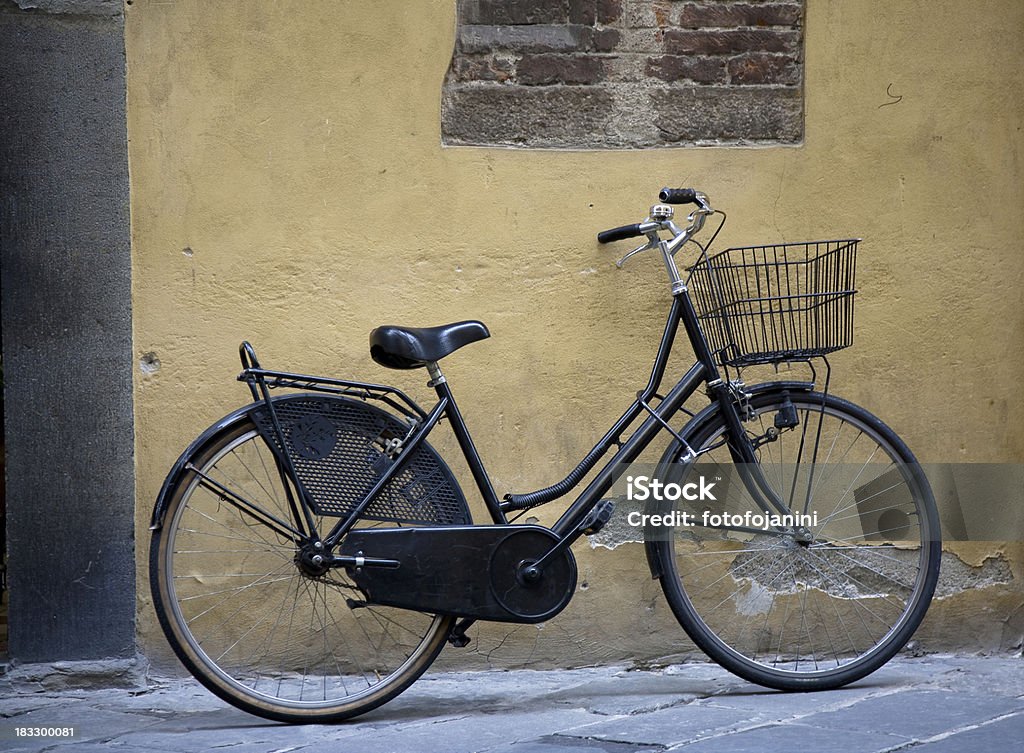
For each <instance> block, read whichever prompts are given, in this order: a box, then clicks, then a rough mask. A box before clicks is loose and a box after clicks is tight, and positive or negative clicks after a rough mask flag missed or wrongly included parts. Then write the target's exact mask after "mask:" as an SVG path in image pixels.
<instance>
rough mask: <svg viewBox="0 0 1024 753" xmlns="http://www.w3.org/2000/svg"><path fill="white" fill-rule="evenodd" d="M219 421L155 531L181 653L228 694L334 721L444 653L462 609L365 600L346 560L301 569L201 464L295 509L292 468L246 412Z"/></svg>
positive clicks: (228, 483) (168, 614) (280, 711)
mask: <svg viewBox="0 0 1024 753" xmlns="http://www.w3.org/2000/svg"><path fill="white" fill-rule="evenodd" d="M275 399H277V398H275ZM367 408H369V406H367ZM372 410H375V411H378V410H379V409H376V408H372ZM379 412H381V413H383V411H379ZM221 425H222V428H221V429H220V430H219V431H215V432H213V433H212V434H211V435H210V437H209V438H208V439H207V440H205V441H202V442H198V443H196V444H195V445H193V447H192V448H190V450H189V451H187V452H186V456H184V457H183V458H182V461H179V463H178V465H177V466H176V469H177V470H176V471H175V472H172V473H173V477H172V478H169V479H168V482H167V484H166V487H165V488H166V494H167V502H166V506H165V508H164V510H163V513H162V524H161V525H157V526H155V527H154V531H153V534H152V541H151V547H150V586H151V590H152V594H153V602H154V607H155V609H156V613H157V616H158V618H159V623H160V626H161V628H162V629H163V632H164V634H165V636H166V637H167V640H168V641H169V643H170V645H171V647H172V648H173V650H174V652H175V654H176V655H177V656H178V658H179V659H180V660H181V662H182V663H183V664H184V665H185V667H186V668H187V669H188V670H189V672H190V673H191V674H192V675H193V676H194V677H195V678H196V679H197V680H199V682H201V683H202V684H203V685H204V686H205V687H206V688H208V689H209V690H210V691H211V692H213V693H214V694H216V695H217V696H219V697H220V698H222V699H223V700H225V701H227V702H228V703H230V704H232V705H234V706H236V707H238V708H240V709H242V710H244V711H247V712H249V713H252V714H256V715H258V716H261V717H265V718H268V719H273V720H276V721H284V722H290V723H327V722H336V721H340V720H343V719H348V718H351V717H354V716H357V715H359V714H363V713H365V712H367V711H369V710H371V709H373V708H376V707H377V706H380V705H381V704H383V703H385V702H387V701H389V700H391V699H392V698H394V697H395V696H397V695H398V694H399V693H401V692H402V691H404V690H405V689H407V688H408V687H409V686H410V685H411V684H412V683H413V682H414V681H415V680H416V679H417V678H419V677H420V675H422V674H423V672H424V671H425V670H426V669H427V668H428V667H429V666H430V664H431V663H432V662H433V660H434V659H435V658H436V657H437V655H438V653H439V652H440V651H441V649H442V648H443V646H444V643H445V640H446V639H447V637H448V634H449V633H450V631H451V628H452V625H453V624H454V618H452V617H447V616H436V615H428V614H423V613H420V612H411V611H408V610H401V609H394V608H389V607H379V606H375V605H369V604H365V603H361V602H360V600H359V592H358V590H357V589H356V588H355V586H354V584H353V583H352V582H351V581H350V580H349V578H348V577H347V574H346V572H345V570H344V569H338V568H334V569H331V570H329V571H327V572H326V573H323V574H321V575H319V576H318V577H312V576H310V575H309V574H307V573H305V572H303V570H302V569H301V568H300V567H299V566H298V563H297V560H296V552H297V546H298V545H297V543H296V542H295V541H289V540H287V538H286V537H285V536H283V535H282V534H281V533H280V532H279V531H275V530H273V529H272V528H270V527H269V526H267V525H266V524H264V523H260V522H257V520H256V519H255V516H253V515H250V514H248V513H242V512H241V511H240V510H239V509H237V507H236V506H234V505H231V504H228V502H226V501H225V493H224V492H223V490H217V489H216V488H215V487H211V486H210V485H209V484H204V483H202V481H203V479H202V477H201V476H200V475H199V473H197V472H196V470H193V469H197V470H198V471H199V472H201V473H202V474H203V475H204V476H205V477H208V478H212V479H215V480H217V481H218V482H219V483H221V484H223V485H224V487H225V488H230V489H231V491H233V492H235V493H238V494H239V495H241V496H244V497H245V498H247V499H249V500H250V501H252V502H253V503H254V504H255V505H256V506H258V507H260V508H261V509H262V510H263V511H264V513H269V514H273V515H276V516H277V517H278V518H279V519H285V518H287V515H288V513H287V501H286V500H287V494H286V490H285V488H284V482H283V481H282V478H283V476H282V475H281V473H280V472H279V470H278V468H277V465H276V463H275V460H274V457H275V456H274V453H273V451H272V449H271V448H270V447H269V446H268V444H267V443H266V442H265V440H264V439H263V438H262V437H261V434H260V431H259V428H258V427H257V425H256V423H254V421H253V419H252V417H251V415H249V414H248V413H244V412H242V413H240V414H238V415H237V416H236V417H235V418H234V419H233V420H230V421H222V422H221ZM424 450H428V451H429V452H430V453H433V450H432V449H430V448H429V446H427V445H426V443H423V444H422V445H421V446H420V450H418V451H424ZM435 455H436V453H435ZM436 461H437V462H438V463H440V464H441V465H443V461H441V460H440V458H439V457H437V458H436ZM444 471H445V472H446V473H450V471H448V469H447V466H444ZM289 486H291V484H289ZM292 491H293V492H294V487H292ZM459 495H460V496H461V492H459ZM465 514H466V516H467V521H468V515H469V511H468V508H467V509H466V510H465ZM315 520H316V523H317V526H318V529H319V530H321V531H322V530H323V523H324V518H323V517H322V516H316V518H315ZM394 524H395V521H393V520H392V521H390V522H389V523H381V522H380V521H374V520H367V521H363V522H361V523H360V524H359V525H360V526H362V525H370V526H373V525H394Z"/></svg>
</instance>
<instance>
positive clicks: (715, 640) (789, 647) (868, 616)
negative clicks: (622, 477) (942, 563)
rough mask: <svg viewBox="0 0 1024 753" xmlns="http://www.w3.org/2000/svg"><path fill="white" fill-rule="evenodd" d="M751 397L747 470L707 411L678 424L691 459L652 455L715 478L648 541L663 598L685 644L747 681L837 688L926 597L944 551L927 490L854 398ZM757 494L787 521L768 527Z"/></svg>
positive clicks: (905, 455)
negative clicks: (776, 503) (704, 494)
mask: <svg viewBox="0 0 1024 753" xmlns="http://www.w3.org/2000/svg"><path fill="white" fill-rule="evenodd" d="M748 408H750V409H751V410H749V411H747V412H746V416H745V417H744V418H743V420H742V424H743V429H744V431H745V433H746V434H747V437H748V438H749V439H750V440H751V441H752V443H753V444H754V446H755V448H756V450H755V452H756V455H757V458H758V466H757V467H756V468H744V467H742V466H736V465H735V464H734V462H733V458H732V455H731V453H730V451H729V448H728V444H727V442H726V438H727V436H728V433H727V430H726V427H725V424H724V421H723V420H722V418H721V416H720V415H717V414H716V415H713V416H712V418H711V419H710V420H708V421H706V422H705V424H704V425H703V426H699V427H697V429H696V430H695V432H694V434H693V436H692V437H691V440H692V441H691V442H690V443H691V445H692V446H693V447H694V448H695V449H698V450H699V451H700V452H701V453H702V454H701V456H700V458H699V460H698V461H697V462H696V463H695V464H692V465H688V466H687V465H684V464H682V463H679V462H678V460H679V458H678V457H676V458H674V460H676V461H677V462H676V463H675V464H674V466H673V465H671V464H670V465H663V466H662V469H661V470H662V473H665V474H667V475H671V473H672V471H673V467H674V470H675V473H676V475H677V476H678V475H680V474H687V477H688V478H694V477H695V476H696V475H697V474H699V475H700V476H703V477H705V483H711V482H709V481H708V480H707V479H708V477H709V476H710V477H712V478H713V479H714V482H713V483H715V485H716V488H715V490H714V493H715V496H716V501H714V502H711V501H704V502H701V503H699V505H698V506H694V507H691V508H690V509H689V510H687V512H688V515H689V516H690V517H689V519H688V520H687V523H688V524H687V525H681V526H679V527H677V528H675V529H674V530H672V531H670V532H669V533H667V534H666V535H664V536H660V537H659V538H660V540H657V541H649V542H648V547H649V549H650V550H651V554H652V555H653V557H654V558H655V559H656V561H657V563H658V565H659V567H660V569H661V581H662V588H663V590H664V593H665V597H666V599H667V601H668V603H669V605H670V607H671V609H672V611H673V613H674V614H675V616H676V617H677V619H678V620H679V622H680V623H681V625H682V626H683V628H684V629H685V630H686V631H687V633H688V635H689V636H690V637H691V639H692V640H693V641H694V643H696V644H697V646H698V647H699V648H700V649H701V650H703V651H704V652H705V653H707V654H708V655H709V656H711V657H712V658H713V659H714V660H715V661H717V662H718V663H719V664H721V665H722V666H723V667H725V668H727V669H729V670H730V671H732V672H734V673H735V674H737V675H739V676H741V677H743V678H744V679H747V680H749V681H751V682H755V683H758V684H760V685H764V686H767V687H772V688H778V689H781V690H823V689H828V688H834V687H839V686H842V685H845V684H847V683H849V682H853V681H854V680H857V679H860V678H862V677H864V676H866V675H867V674H869V673H871V672H873V671H874V670H876V669H878V668H879V667H881V666H882V665H883V664H884V663H885V662H886V661H888V660H889V659H890V658H892V656H894V655H895V654H896V653H897V652H898V651H899V650H900V649H901V648H903V646H904V645H905V644H906V643H907V641H908V640H909V639H910V637H911V635H912V634H913V633H914V631H915V630H916V629H917V627H918V625H919V624H920V623H921V620H922V619H923V618H924V615H925V612H926V610H927V609H928V605H929V602H930V600H931V597H932V594H933V592H934V590H935V584H936V581H937V580H938V574H939V560H940V553H941V551H940V550H941V545H940V541H939V524H938V516H937V514H936V511H935V503H934V500H933V497H932V493H931V490H930V488H929V486H928V482H927V480H926V479H925V478H924V475H923V474H922V473H921V470H920V468H919V467H918V465H917V462H916V460H915V459H914V456H913V455H912V454H911V452H910V450H909V449H907V447H906V445H905V444H904V443H903V442H902V441H901V440H900V439H899V437H897V436H896V434H895V433H894V432H893V431H892V430H891V429H890V428H889V427H887V426H886V425H885V424H883V423H882V422H881V421H879V420H878V419H877V418H875V417H874V416H873V415H871V414H870V413H868V412H867V411H866V410H864V409H863V408H860V407H859V406H856V405H854V404H852V403H849V402H847V401H845V400H841V399H839V398H837V397H834V396H832V395H824V394H820V393H812V392H796V391H794V392H793V393H792V394H790V393H787V392H784V391H782V390H773V391H771V392H769V393H763V394H760V395H757V396H755V397H753V398H752V400H751V404H750V405H749V406H748ZM668 459H669V460H672V459H673V458H668ZM759 485H761V486H759ZM764 485H766V486H768V487H770V488H771V490H772V492H773V493H774V494H773V495H772V494H768V493H765V492H763V491H761V490H762V489H763V486H764ZM770 496H774V497H775V498H776V499H777V500H781V501H782V502H783V503H784V505H785V506H786V508H787V510H788V511H789V512H791V513H794V519H793V520H792V521H783V523H789V522H793V523H794V524H793V525H789V526H787V525H784V524H783V525H779V522H778V520H776V521H775V524H773V521H772V520H771V518H770V514H777V513H778V511H777V510H767V511H766V509H765V507H766V505H765V502H766V500H767V499H768V498H769V497H770ZM698 507H699V509H698ZM796 514H799V515H804V516H805V517H803V518H797V517H796Z"/></svg>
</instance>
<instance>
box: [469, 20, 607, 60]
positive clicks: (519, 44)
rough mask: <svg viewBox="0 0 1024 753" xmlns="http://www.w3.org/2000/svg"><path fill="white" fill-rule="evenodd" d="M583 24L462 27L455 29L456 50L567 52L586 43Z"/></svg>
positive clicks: (587, 38)
mask: <svg viewBox="0 0 1024 753" xmlns="http://www.w3.org/2000/svg"><path fill="white" fill-rule="evenodd" d="M590 31H591V29H589V28H588V27H586V26H578V25H561V24H559V25H556V24H537V25H533V26H463V27H462V28H461V29H460V30H459V41H458V52H460V53H463V54H474V53H488V52H492V51H494V50H510V51H514V52H571V51H574V50H576V49H579V48H580V45H581V42H582V43H583V44H584V45H586V44H589V35H587V36H586V37H585V36H584V32H590Z"/></svg>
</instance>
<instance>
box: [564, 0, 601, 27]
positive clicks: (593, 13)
mask: <svg viewBox="0 0 1024 753" xmlns="http://www.w3.org/2000/svg"><path fill="white" fill-rule="evenodd" d="M569 23H573V24H586V25H587V26H593V25H594V24H596V23H597V0H569Z"/></svg>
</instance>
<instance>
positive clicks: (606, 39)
mask: <svg viewBox="0 0 1024 753" xmlns="http://www.w3.org/2000/svg"><path fill="white" fill-rule="evenodd" d="M621 38H622V32H620V31H619V30H618V29H594V30H593V32H592V33H591V35H590V40H591V41H590V49H592V50H594V51H596V52H611V51H612V50H614V49H615V48H616V47H617V46H618V44H619V40H620V39H621Z"/></svg>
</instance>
